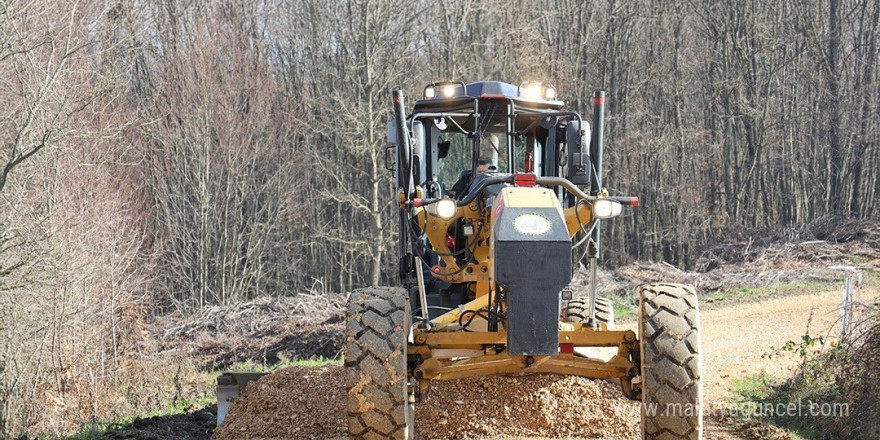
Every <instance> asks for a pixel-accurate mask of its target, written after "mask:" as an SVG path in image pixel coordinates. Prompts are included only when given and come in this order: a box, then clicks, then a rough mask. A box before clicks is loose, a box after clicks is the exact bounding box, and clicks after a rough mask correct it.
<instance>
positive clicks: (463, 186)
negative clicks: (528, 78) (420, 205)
mask: <svg viewBox="0 0 880 440" xmlns="http://www.w3.org/2000/svg"><path fill="white" fill-rule="evenodd" d="M563 106H564V103H563V102H562V101H559V100H557V99H556V90H555V88H554V87H553V86H551V85H545V84H541V83H523V84H521V85H520V86H514V85H512V84H507V83H503V82H497V81H485V82H477V83H472V84H464V83H461V82H440V83H432V84H429V85H428V86H427V87H425V91H424V97H423V99H419V100H417V101H416V102H415V105H414V106H413V110H412V112H411V113H410V115H409V117H408V118H407V119H406V124H407V125H408V127H407V128H408V129H409V131H410V132H411V133H412V135H413V144H412V152H411V154H412V156H411V161H412V162H411V164H409V165H410V167H411V169H412V183H413V184H414V185H417V186H418V187H420V188H422V190H423V191H424V195H423V196H424V197H426V198H433V199H436V198H443V197H450V198H453V199H455V200H458V201H461V200H464V199H467V198H469V197H470V196H472V195H473V194H472V193H473V192H474V191H478V190H480V189H479V188H480V186H481V183H482V182H484V181H485V180H487V179H490V178H493V177H501V176H511V175H513V174H520V173H527V174H534V175H536V176H552V177H565V178H567V179H568V180H570V181H572V182H573V183H575V184H578V185H589V183H590V175H589V174H588V173H587V167H586V166H584V164H589V156H588V154H589V153H588V147H589V138H590V130H589V125H588V124H587V123H586V122H585V121H583V120H582V119H581V118H580V116H578V115H577V114H576V113H572V112H563V111H561V109H562V108H563ZM581 127H583V129H581ZM388 138H389V139H388V140H389V143H390V144H392V145H396V144H397V131H396V126H395V125H394V123H393V122H392V123H390V124H389V126H388ZM578 164H579V165H580V168H577V166H572V165H578ZM398 178H400V174H399V173H398ZM509 185H510V184H508V183H499V184H495V185H489V186H488V187H485V188H483V189H482V190H481V191H482V194H479V195H475V196H479V198H480V200H481V201H482V203H483V205H482V206H491V205H492V203H493V200H494V198H495V197H496V196H497V195H498V193H499V192H500V191H501V189H502V188H504V187H505V186H509ZM553 190H554V191H556V194H557V196H558V198H559V200H560V202H561V203H562V206H564V207H568V206H572V204H573V203H574V199H573V198H571V197H565V196H564V194H565V192H564V190H563V189H562V188H554V189H553ZM468 228H470V230H469V229H468ZM469 234H473V226H470V225H467V224H465V223H464V220H461V221H459V222H458V223H457V224H455V225H454V226H453V227H452V228H451V229H450V231H449V232H448V238H447V244H448V245H449V248H450V250H451V251H452V253H453V254H454V255H455V260H456V261H457V264H459V265H466V264H467V262H468V260H469V259H471V258H472V255H471V254H470V252H469V251H470V249H471V248H473V247H474V246H472V245H471V242H472V241H473V240H472V239H471V235H469ZM420 241H421V240H420ZM425 244H427V243H425ZM475 245H476V244H475ZM418 247H420V248H421V249H424V253H423V255H421V259H422V260H423V261H424V262H425V263H426V267H425V268H424V269H423V272H424V273H423V275H424V282H425V284H426V290H427V296H428V302H429V307H430V308H431V310H429V314H430V315H431V316H432V317H434V316H437V315H439V314H441V313H443V312H444V311H445V310H447V309H449V308H451V307H456V306H458V305H459V304H463V303H465V302H466V301H467V298H468V295H469V294H470V293H469V292H468V286H466V285H464V284H454V285H450V284H448V283H446V282H444V281H441V280H438V279H435V278H434V277H431V276H430V274H429V273H428V272H426V271H427V267H430V266H433V265H441V266H442V265H443V262H442V259H441V258H439V256H438V255H437V253H436V252H434V251H432V250H431V249H430V247H429V246H418ZM418 253H419V254H421V253H422V252H418ZM410 258H411V257H410ZM415 270H416V269H415V268H413V267H412V265H410V264H409V263H408V262H406V261H402V262H401V277H402V278H404V277H407V276H412V274H413V272H414V271H415ZM417 307H418V305H417V304H416V303H415V302H414V303H413V310H414V311H415V310H416V308H417ZM435 308H436V309H435Z"/></svg>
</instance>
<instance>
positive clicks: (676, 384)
mask: <svg viewBox="0 0 880 440" xmlns="http://www.w3.org/2000/svg"><path fill="white" fill-rule="evenodd" d="M639 339H640V350H641V366H642V370H641V383H642V438H643V439H657V440H679V439H687V440H700V439H702V438H703V406H702V400H703V388H702V360H701V358H700V352H701V346H700V310H699V306H698V304H697V294H696V292H695V291H694V288H693V287H691V286H685V285H682V284H651V285H647V286H642V287H640V288H639Z"/></svg>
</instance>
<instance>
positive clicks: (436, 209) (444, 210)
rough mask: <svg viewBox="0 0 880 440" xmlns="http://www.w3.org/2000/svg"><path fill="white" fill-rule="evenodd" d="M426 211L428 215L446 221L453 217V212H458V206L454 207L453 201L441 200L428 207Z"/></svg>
mask: <svg viewBox="0 0 880 440" xmlns="http://www.w3.org/2000/svg"><path fill="white" fill-rule="evenodd" d="M426 209H427V210H428V214H431V215H434V216H437V217H440V218H442V219H446V220H448V219H451V218H452V217H455V212H456V211H458V206H456V204H455V200H452V199H443V200H440V201H439V202H437V203H432V204H430V205H428V206H427V208H426Z"/></svg>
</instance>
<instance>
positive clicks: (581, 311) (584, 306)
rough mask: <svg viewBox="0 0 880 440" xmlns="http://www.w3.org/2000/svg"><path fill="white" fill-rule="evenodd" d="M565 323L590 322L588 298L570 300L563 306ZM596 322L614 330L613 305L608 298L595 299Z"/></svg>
mask: <svg viewBox="0 0 880 440" xmlns="http://www.w3.org/2000/svg"><path fill="white" fill-rule="evenodd" d="M565 310H566V314H565V322H583V323H585V322H587V321H589V320H590V298H572V299H570V300H568V303H567V304H566V305H565ZM596 320H597V321H599V322H602V323H604V324H606V325H607V326H608V330H614V303H612V302H611V300H610V299H608V298H603V297H598V296H597V297H596Z"/></svg>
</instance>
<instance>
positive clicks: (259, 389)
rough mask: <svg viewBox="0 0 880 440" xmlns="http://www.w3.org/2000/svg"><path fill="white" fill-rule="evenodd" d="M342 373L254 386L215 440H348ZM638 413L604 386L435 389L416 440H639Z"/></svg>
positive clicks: (478, 381)
mask: <svg viewBox="0 0 880 440" xmlns="http://www.w3.org/2000/svg"><path fill="white" fill-rule="evenodd" d="M342 377H343V371H342V367H339V366H328V367H324V368H320V369H309V368H296V367H295V368H289V369H285V370H281V371H279V372H277V373H275V374H272V375H269V376H266V377H264V378H262V379H260V380H259V381H257V382H255V383H253V384H252V385H249V386H248V389H247V390H246V391H245V393H244V394H243V395H242V397H241V398H240V399H239V400H238V401H236V403H235V404H233V407H232V409H231V411H230V413H229V417H228V418H227V419H226V421H225V422H224V423H223V425H221V426H220V427H219V428H217V430H216V431H215V432H214V437H213V438H214V439H218V440H234V439H245V438H249V439H254V438H262V439H270V438H271V439H281V438H287V439H328V438H346V390H345V384H344V381H343V380H342ZM638 426H639V413H638V405H637V404H635V403H633V402H630V401H628V400H626V399H625V398H623V396H622V395H621V392H620V389H619V386H618V385H617V384H612V383H609V382H606V381H594V380H589V379H583V378H578V377H565V376H557V375H541V376H525V377H506V376H505V377H483V378H473V379H462V380H457V381H449V382H443V381H436V382H434V383H433V384H432V388H431V393H430V395H429V396H428V398H427V399H425V401H424V402H421V403H419V404H417V405H416V436H417V438H423V439H428V438H444V439H446V438H449V439H457V438H475V437H476V438H479V437H493V438H494V437H497V436H529V437H546V438H567V439H571V438H603V439H609V440H610V439H633V438H638Z"/></svg>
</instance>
